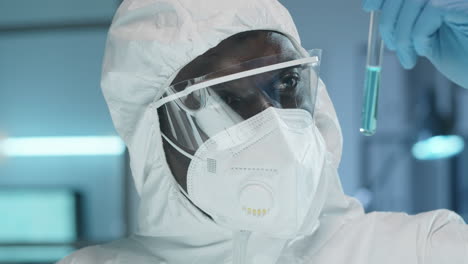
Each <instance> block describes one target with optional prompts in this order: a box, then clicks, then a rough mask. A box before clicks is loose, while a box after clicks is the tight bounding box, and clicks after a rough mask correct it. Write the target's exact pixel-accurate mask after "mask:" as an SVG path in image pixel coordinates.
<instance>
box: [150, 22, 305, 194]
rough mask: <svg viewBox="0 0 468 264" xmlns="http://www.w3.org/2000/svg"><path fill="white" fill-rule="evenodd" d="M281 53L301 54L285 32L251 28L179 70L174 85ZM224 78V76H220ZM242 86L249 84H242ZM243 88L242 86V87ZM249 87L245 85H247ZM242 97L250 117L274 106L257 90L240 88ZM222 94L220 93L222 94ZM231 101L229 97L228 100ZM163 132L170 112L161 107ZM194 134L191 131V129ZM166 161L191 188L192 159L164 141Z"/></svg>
mask: <svg viewBox="0 0 468 264" xmlns="http://www.w3.org/2000/svg"><path fill="white" fill-rule="evenodd" d="M278 54H281V55H282V56H283V57H284V59H285V60H288V59H295V58H298V57H299V52H298V51H297V50H296V48H295V47H294V45H293V44H292V42H291V41H290V40H289V39H288V38H287V37H286V36H284V35H282V34H280V33H276V32H273V31H249V32H243V33H239V34H236V35H234V36H232V37H230V38H228V39H225V40H224V41H222V42H221V43H219V44H218V45H217V46H216V47H214V48H212V49H210V50H208V51H207V52H206V53H204V54H202V55H201V56H199V57H197V58H196V59H194V60H193V61H191V62H190V63H189V64H187V65H186V66H185V67H184V68H182V69H181V71H180V72H179V73H178V75H177V76H176V78H175V79H174V80H173V82H172V84H176V83H179V82H181V81H184V80H188V79H192V78H195V77H199V76H203V75H206V74H209V73H212V72H216V71H219V70H221V69H226V68H229V67H232V66H234V65H238V64H240V63H243V62H246V61H250V60H253V59H257V58H262V57H266V56H271V55H278ZM219 77H221V76H219ZM239 87H248V86H242V85H239ZM239 89H242V88H239ZM244 89H245V88H244ZM239 94H240V95H242V97H237V98H240V99H237V101H236V103H238V104H239V106H238V107H237V109H239V112H238V113H239V114H240V115H241V116H242V117H243V118H245V119H247V118H249V117H251V116H254V115H255V114H258V113H260V112H261V111H263V110H264V109H266V108H268V107H270V106H274V105H273V104H272V102H271V101H268V100H266V99H265V96H262V95H261V94H260V93H258V94H257V93H256V91H240V92H239ZM221 95H222V94H220V96H221ZM226 100H229V99H226ZM158 114H159V118H160V127H161V132H162V133H164V134H165V135H168V134H170V133H169V124H168V118H167V116H166V112H165V111H162V108H159V109H158ZM188 132H189V133H190V131H188ZM163 148H164V152H165V154H166V160H167V163H168V165H169V168H170V169H171V171H172V174H173V175H174V177H175V179H176V181H177V182H178V183H179V184H180V186H182V188H183V189H184V190H185V191H187V169H188V167H189V164H190V159H188V158H187V157H185V156H183V155H182V154H180V153H179V152H178V151H177V150H175V149H174V148H173V147H172V146H171V145H170V144H168V143H167V142H166V141H165V140H163Z"/></svg>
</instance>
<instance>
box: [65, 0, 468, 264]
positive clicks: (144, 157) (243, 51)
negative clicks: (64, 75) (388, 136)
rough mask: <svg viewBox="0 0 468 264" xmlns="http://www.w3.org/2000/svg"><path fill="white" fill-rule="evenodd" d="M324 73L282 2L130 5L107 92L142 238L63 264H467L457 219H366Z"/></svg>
mask: <svg viewBox="0 0 468 264" xmlns="http://www.w3.org/2000/svg"><path fill="white" fill-rule="evenodd" d="M319 67H320V51H319V50H309V51H307V50H305V49H304V48H302V46H301V44H300V39H299V36H298V33H297V31H296V27H295V25H294V23H293V21H292V19H291V17H290V15H289V13H288V11H287V10H286V9H285V8H284V7H283V6H282V5H281V4H279V3H278V2H277V1H276V0H236V1H231V0H204V1H195V0H126V1H124V2H123V3H122V4H121V6H120V8H119V9H118V11H117V13H116V16H115V18H114V20H113V23H112V26H111V28H110V31H109V36H108V41H107V46H106V53H105V58H104V64H103V72H102V83H101V84H102V89H103V93H104V96H105V98H106V101H107V104H108V106H109V110H110V113H111V115H112V119H113V122H114V124H115V127H116V129H117V131H118V132H119V134H120V136H121V137H122V138H123V140H124V141H125V143H126V145H127V146H128V149H129V153H130V162H131V169H132V174H133V178H134V182H135V186H136V189H137V191H138V194H139V196H140V198H141V203H140V207H139V213H138V230H137V231H136V233H135V234H134V235H132V236H130V237H128V238H124V239H121V240H118V241H115V242H112V243H109V244H105V245H98V246H92V247H87V248H84V249H81V250H79V251H77V252H75V253H73V254H71V255H70V256H68V257H66V258H65V259H63V260H62V261H60V262H59V263H60V264H67V263H70V264H81V263H83V264H88V263H106V264H107V263H109V264H110V263H132V264H136V263H139V264H140V263H171V264H174V263H184V264H188V263H193V264H194V263H203V264H206V263H219V264H221V263H234V264H241V263H242V264H243V263H249V264H251V263H255V264H257V263H258V264H267V263H268V264H270V263H330V264H331V263H346V264H371V263H372V264H373V263H380V264H385V263H392V264H394V263H419V264H426V263H427V264H429V263H440V264H442V263H444V264H445V263H468V227H467V225H465V223H464V222H463V220H462V219H461V218H460V217H459V216H458V215H456V214H455V213H452V212H450V211H447V210H438V211H433V212H427V213H423V214H418V215H414V216H409V215H407V214H404V213H380V212H375V213H370V214H365V213H364V211H363V209H362V206H361V205H360V204H359V202H358V201H356V200H355V199H353V198H350V197H348V196H346V195H345V194H344V193H343V190H342V187H341V184H340V180H339V177H338V174H337V168H338V165H339V162H340V158H341V148H342V137H341V131H340V126H339V123H338V120H337V117H336V114H335V111H334V108H333V105H332V103H331V101H330V98H329V97H328V94H327V91H326V88H325V86H324V84H323V83H322V81H321V80H320V78H319Z"/></svg>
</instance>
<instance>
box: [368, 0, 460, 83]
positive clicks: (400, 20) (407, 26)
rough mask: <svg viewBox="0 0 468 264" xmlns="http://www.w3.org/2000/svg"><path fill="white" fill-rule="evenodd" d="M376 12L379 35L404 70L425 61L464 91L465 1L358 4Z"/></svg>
mask: <svg viewBox="0 0 468 264" xmlns="http://www.w3.org/2000/svg"><path fill="white" fill-rule="evenodd" d="M362 1H363V8H364V10H366V11H371V10H380V11H381V15H380V33H381V35H382V39H383V40H384V42H385V43H386V45H387V47H388V48H389V49H390V50H394V51H396V53H397V56H398V58H399V60H400V62H401V64H402V65H403V67H404V68H406V69H411V68H413V67H414V65H415V64H416V61H417V57H418V55H419V56H425V57H427V58H428V59H429V60H430V61H431V62H432V63H433V64H434V65H435V67H436V68H437V69H438V70H439V71H440V72H442V73H443V74H444V75H445V76H447V77H448V78H449V79H451V80H452V81H453V82H455V83H457V84H459V85H461V86H463V87H465V88H468V0H362Z"/></svg>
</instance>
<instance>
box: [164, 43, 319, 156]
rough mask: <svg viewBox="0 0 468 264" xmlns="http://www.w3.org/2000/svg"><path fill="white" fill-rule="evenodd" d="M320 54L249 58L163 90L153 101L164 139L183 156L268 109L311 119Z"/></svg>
mask: <svg viewBox="0 0 468 264" xmlns="http://www.w3.org/2000/svg"><path fill="white" fill-rule="evenodd" d="M320 55H321V50H318V49H317V50H310V51H308V56H298V55H297V54H296V55H295V56H291V55H289V56H288V55H287V54H278V55H273V56H268V57H261V58H257V59H253V60H250V61H247V62H244V63H241V64H237V65H234V66H231V67H228V68H225V69H222V70H219V71H216V72H213V73H210V74H207V75H204V76H202V77H197V78H194V79H190V80H186V81H183V82H179V83H176V84H174V85H172V86H170V87H167V88H166V89H165V91H164V93H163V95H162V97H160V98H159V99H157V100H156V101H155V106H156V108H161V109H159V111H160V123H161V125H162V126H161V129H162V130H163V136H165V137H167V138H168V139H170V140H171V141H172V142H173V143H175V144H177V146H178V147H180V148H181V149H182V150H184V151H186V152H188V153H191V154H193V153H195V151H196V150H197V149H198V148H199V146H201V145H202V144H203V142H205V141H206V140H208V139H209V138H210V137H212V136H214V135H216V134H218V133H219V132H221V131H223V130H226V129H228V128H230V127H232V126H234V125H236V124H238V123H240V122H243V121H245V120H247V119H249V118H250V117H253V116H255V115H256V114H258V113H260V112H262V111H263V110H265V109H267V108H269V107H276V108H284V109H288V108H289V109H291V108H296V109H303V110H305V111H308V112H309V113H310V115H311V116H313V112H314V106H315V98H316V93H317V87H318V81H319V69H320Z"/></svg>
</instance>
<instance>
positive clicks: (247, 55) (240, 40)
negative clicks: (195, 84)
mask: <svg viewBox="0 0 468 264" xmlns="http://www.w3.org/2000/svg"><path fill="white" fill-rule="evenodd" d="M271 55H278V56H274V58H275V59H276V60H278V61H272V62H271V63H272V64H273V63H276V62H281V61H286V60H292V59H296V58H299V57H300V53H299V51H298V50H297V49H296V47H295V46H294V44H293V43H292V42H291V40H290V39H289V38H288V37H286V36H285V35H283V34H280V33H277V32H274V31H249V32H242V33H239V34H236V35H234V36H231V37H229V38H227V39H225V40H223V41H222V42H220V43H219V44H218V45H217V46H216V47H214V48H212V49H210V50H208V51H207V52H205V53H204V54H202V55H200V56H199V57H197V58H195V59H194V60H193V61H191V62H190V63H189V64H187V65H186V66H185V67H183V68H182V69H181V70H180V71H179V73H178V74H177V76H176V78H175V79H174V80H173V82H172V84H174V83H178V82H180V81H184V80H188V79H193V78H195V77H200V76H203V75H206V74H209V73H212V72H216V71H219V70H221V69H225V68H229V67H231V66H233V65H237V64H240V63H243V62H246V61H249V60H253V59H257V58H261V57H266V56H271Z"/></svg>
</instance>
